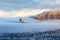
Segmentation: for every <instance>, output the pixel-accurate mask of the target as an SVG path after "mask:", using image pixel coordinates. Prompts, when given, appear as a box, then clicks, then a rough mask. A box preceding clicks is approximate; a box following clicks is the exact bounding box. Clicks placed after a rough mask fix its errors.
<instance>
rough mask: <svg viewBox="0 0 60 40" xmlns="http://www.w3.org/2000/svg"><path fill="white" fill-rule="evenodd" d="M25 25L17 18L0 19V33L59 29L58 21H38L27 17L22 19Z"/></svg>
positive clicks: (59, 22) (59, 21)
mask: <svg viewBox="0 0 60 40" xmlns="http://www.w3.org/2000/svg"><path fill="white" fill-rule="evenodd" d="M22 19H23V21H24V22H25V23H20V22H19V17H17V18H0V32H15V33H16V32H44V31H49V30H55V29H60V20H45V21H39V20H35V19H32V18H29V17H23V18H22Z"/></svg>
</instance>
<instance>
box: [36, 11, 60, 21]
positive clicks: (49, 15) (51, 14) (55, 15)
mask: <svg viewBox="0 0 60 40" xmlns="http://www.w3.org/2000/svg"><path fill="white" fill-rule="evenodd" d="M36 19H38V20H43V19H44V20H45V19H48V20H50V19H60V10H53V11H47V12H43V13H41V14H38V15H36Z"/></svg>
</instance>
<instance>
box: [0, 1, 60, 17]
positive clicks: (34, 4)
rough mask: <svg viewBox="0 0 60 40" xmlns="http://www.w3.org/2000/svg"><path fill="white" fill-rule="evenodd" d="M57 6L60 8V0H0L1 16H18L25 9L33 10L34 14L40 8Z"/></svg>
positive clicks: (23, 12)
mask: <svg viewBox="0 0 60 40" xmlns="http://www.w3.org/2000/svg"><path fill="white" fill-rule="evenodd" d="M56 8H60V0H0V17H3V16H4V17H5V16H6V17H8V16H9V17H10V16H15V15H17V16H18V15H19V14H20V13H21V14H22V15H23V14H25V11H26V13H29V12H32V11H33V14H34V13H35V12H36V13H39V10H40V9H44V10H46V9H56ZM37 10H38V11H37ZM19 16H21V15H19Z"/></svg>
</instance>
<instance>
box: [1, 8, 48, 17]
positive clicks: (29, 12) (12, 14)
mask: <svg viewBox="0 0 60 40" xmlns="http://www.w3.org/2000/svg"><path fill="white" fill-rule="evenodd" d="M47 10H48V9H42V10H41V9H22V10H14V11H4V10H0V17H26V16H32V15H36V14H39V13H42V12H43V11H47Z"/></svg>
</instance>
